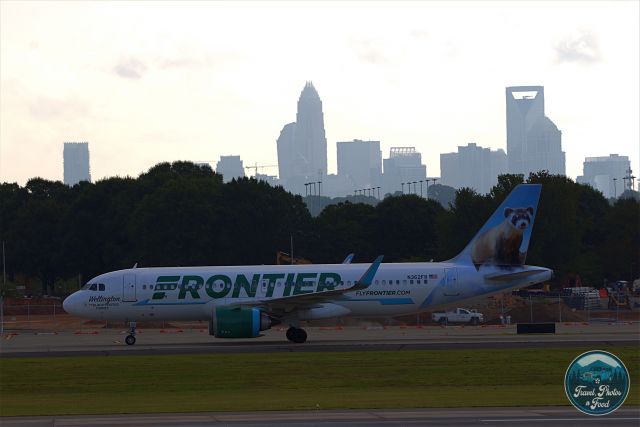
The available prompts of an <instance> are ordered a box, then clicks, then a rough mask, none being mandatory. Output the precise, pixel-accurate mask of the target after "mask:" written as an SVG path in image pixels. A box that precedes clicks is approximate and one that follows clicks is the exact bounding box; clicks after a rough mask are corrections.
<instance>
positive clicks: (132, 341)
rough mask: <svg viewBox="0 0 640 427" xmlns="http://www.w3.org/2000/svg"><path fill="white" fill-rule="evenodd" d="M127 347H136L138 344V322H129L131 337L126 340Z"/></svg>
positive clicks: (128, 336)
mask: <svg viewBox="0 0 640 427" xmlns="http://www.w3.org/2000/svg"><path fill="white" fill-rule="evenodd" d="M124 342H126V343H127V345H134V344H135V343H136V322H129V335H127V337H126V338H125V339H124Z"/></svg>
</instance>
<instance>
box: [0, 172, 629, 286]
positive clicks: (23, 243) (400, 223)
mask: <svg viewBox="0 0 640 427" xmlns="http://www.w3.org/2000/svg"><path fill="white" fill-rule="evenodd" d="M522 182H529V183H541V184H542V185H543V187H542V194H541V199H540V204H539V206H538V213H537V215H536V222H535V226H534V229H533V236H532V240H531V245H530V246H529V254H528V258H527V263H529V264H535V265H542V266H545V267H549V268H552V269H554V271H555V278H554V282H556V283H565V282H566V281H567V280H570V279H571V278H573V277H575V275H579V276H580V277H581V279H582V282H583V283H585V284H589V285H594V286H600V285H601V284H602V283H603V281H604V280H621V279H624V280H633V279H634V278H637V276H638V267H639V258H640V227H639V225H640V224H639V221H640V203H638V201H637V200H634V199H631V198H628V199H619V200H617V201H615V202H614V203H610V201H607V200H606V199H605V198H604V197H603V196H602V194H601V193H599V192H597V191H595V190H594V189H592V188H591V187H589V186H586V185H580V184H576V183H575V182H573V181H572V180H571V179H568V178H566V177H564V176H559V175H549V174H547V173H544V172H541V173H537V174H531V175H530V176H529V177H528V178H527V179H526V180H525V179H524V177H522V176H521V175H502V176H500V177H499V180H498V184H497V185H496V186H495V187H494V188H493V189H492V190H491V192H490V193H489V194H487V195H480V194H478V193H476V192H475V191H473V190H471V189H467V188H463V189H460V190H458V191H456V192H455V197H453V201H452V202H451V203H448V206H446V207H445V206H443V205H442V204H441V203H439V202H438V201H437V200H433V199H428V200H427V199H424V198H421V197H419V196H417V195H393V196H388V197H386V198H385V199H384V200H382V201H380V202H379V203H378V204H376V205H375V206H373V205H371V204H367V203H352V202H349V201H344V202H341V203H338V204H330V205H328V206H326V207H324V209H323V210H322V211H321V212H320V213H319V214H318V215H317V216H312V215H311V214H310V212H309V209H308V208H307V206H306V204H305V201H304V200H303V198H302V197H300V196H297V195H292V194H290V193H288V192H286V191H285V190H284V189H283V188H281V187H271V186H270V185H268V184H267V183H265V182H261V181H256V180H255V179H250V178H242V179H237V180H232V181H231V182H229V183H226V184H225V183H223V181H222V177H221V176H220V175H217V174H215V173H214V172H213V171H212V170H211V169H210V168H209V167H206V166H199V165H194V164H193V163H189V162H175V163H172V164H169V163H161V164H158V165H156V166H154V167H153V168H151V169H150V170H149V171H148V172H146V173H143V174H142V175H140V176H139V177H138V178H130V177H126V178H120V177H115V178H109V179H104V180H101V181H98V182H96V183H88V182H81V183H79V184H77V185H75V186H73V187H69V186H66V185H64V184H62V183H61V182H56V181H48V180H44V179H41V178H34V179H31V180H30V181H28V182H27V184H26V185H25V186H24V187H22V186H19V185H18V184H15V183H1V184H0V240H2V241H3V242H4V244H5V249H6V253H5V259H6V261H5V262H6V263H5V268H6V274H7V279H8V281H9V283H10V285H9V286H7V287H8V288H10V287H11V286H13V287H15V285H16V284H17V285H20V284H25V283H27V284H31V286H33V284H34V283H37V286H38V287H39V288H40V289H41V292H42V293H44V294H60V293H65V292H68V291H70V290H72V289H73V288H74V287H77V285H78V284H79V283H82V282H83V281H86V280H88V279H90V278H91V277H93V276H95V275H98V274H100V273H104V272H107V271H112V270H116V269H122V268H130V267H132V266H133V265H134V264H137V265H138V266H139V267H152V266H167V265H172V266H176V265H177V266H194V265H244V264H273V263H274V262H275V259H276V252H277V251H285V252H289V250H290V246H291V243H292V242H293V248H294V252H295V253H294V256H296V257H298V256H300V257H304V258H308V259H310V260H312V261H313V262H314V263H339V262H341V261H342V259H343V258H344V257H345V256H346V255H347V254H348V253H351V252H354V253H355V254H356V257H355V259H354V262H370V261H372V260H373V259H374V258H375V256H377V255H379V254H384V255H385V261H388V262H403V261H430V260H436V261H438V260H446V259H449V258H451V257H453V256H455V255H456V254H457V253H458V252H459V251H461V250H462V249H463V248H464V246H465V245H466V244H467V243H468V241H469V240H470V239H471V238H472V237H473V236H474V235H475V233H476V232H477V231H478V230H479V229H480V227H481V226H482V225H483V223H484V222H485V221H486V220H487V219H488V217H489V216H490V215H491V213H492V212H493V211H494V210H495V209H496V208H497V207H498V205H499V204H500V203H501V202H502V201H503V199H504V198H505V197H506V196H507V194H508V193H509V192H510V191H511V190H512V189H513V187H515V186H516V185H517V184H519V183H522ZM440 191H442V192H445V193H446V189H444V188H441V189H440ZM447 197H450V196H447ZM69 283H70V284H71V285H69ZM65 284H66V285H65ZM63 285H64V286H63ZM69 287H70V288H71V289H69ZM5 291H6V289H5Z"/></svg>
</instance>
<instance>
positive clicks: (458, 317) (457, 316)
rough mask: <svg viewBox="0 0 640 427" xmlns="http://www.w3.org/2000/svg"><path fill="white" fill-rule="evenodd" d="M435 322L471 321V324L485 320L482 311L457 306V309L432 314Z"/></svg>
mask: <svg viewBox="0 0 640 427" xmlns="http://www.w3.org/2000/svg"><path fill="white" fill-rule="evenodd" d="M431 318H432V319H433V321H434V322H439V323H442V324H446V323H469V324H471V325H477V324H478V323H480V322H483V321H484V318H483V316H482V313H478V312H477V311H472V310H467V309H466V308H456V309H455V311H447V312H446V313H443V312H435V313H433V314H432V315H431Z"/></svg>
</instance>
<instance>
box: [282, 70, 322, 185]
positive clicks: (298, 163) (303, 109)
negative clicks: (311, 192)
mask: <svg viewBox="0 0 640 427" xmlns="http://www.w3.org/2000/svg"><path fill="white" fill-rule="evenodd" d="M278 165H279V174H280V179H281V181H282V184H283V186H284V187H285V188H286V189H287V190H289V191H292V192H294V193H302V189H303V188H304V187H303V185H304V183H305V182H307V181H314V182H315V181H322V178H323V177H324V176H325V175H326V174H327V138H326V137H325V133H324V114H323V113H322V101H321V100H320V96H319V95H318V92H317V91H316V88H315V87H313V84H312V83H311V82H307V83H306V84H305V86H304V89H303V90H302V93H301V94H300V98H299V99H298V112H297V114H296V121H295V123H289V124H288V125H286V126H285V127H284V128H283V129H282V131H281V133H280V137H279V138H278Z"/></svg>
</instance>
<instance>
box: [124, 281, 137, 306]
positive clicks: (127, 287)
mask: <svg viewBox="0 0 640 427" xmlns="http://www.w3.org/2000/svg"><path fill="white" fill-rule="evenodd" d="M122 301H123V302H127V301H129V302H131V301H137V298H136V275H135V274H125V275H124V276H123V277H122Z"/></svg>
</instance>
